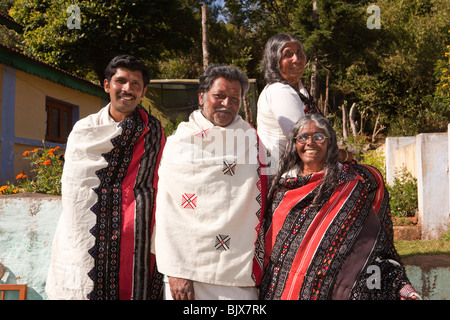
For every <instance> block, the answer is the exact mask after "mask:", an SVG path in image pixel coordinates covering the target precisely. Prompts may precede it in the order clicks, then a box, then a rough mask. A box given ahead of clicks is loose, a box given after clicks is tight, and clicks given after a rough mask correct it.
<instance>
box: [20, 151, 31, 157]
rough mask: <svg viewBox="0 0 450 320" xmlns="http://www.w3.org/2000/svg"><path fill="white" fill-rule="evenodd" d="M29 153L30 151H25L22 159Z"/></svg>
mask: <svg viewBox="0 0 450 320" xmlns="http://www.w3.org/2000/svg"><path fill="white" fill-rule="evenodd" d="M30 153H31V151H25V152H24V153H22V155H23V156H24V157H26V156H27V155H29V154H30Z"/></svg>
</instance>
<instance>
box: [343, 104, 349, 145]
mask: <svg viewBox="0 0 450 320" xmlns="http://www.w3.org/2000/svg"><path fill="white" fill-rule="evenodd" d="M347 128H348V123H347V109H346V108H345V104H343V105H342V137H343V139H344V141H347V139H348V129H347Z"/></svg>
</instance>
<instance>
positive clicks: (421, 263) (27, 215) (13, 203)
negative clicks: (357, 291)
mask: <svg viewBox="0 0 450 320" xmlns="http://www.w3.org/2000/svg"><path fill="white" fill-rule="evenodd" d="M61 209H62V208H61V200H60V197H57V196H47V195H38V194H18V195H9V196H0V262H2V263H3V264H4V266H5V267H6V268H7V270H6V274H5V275H4V277H3V278H2V279H1V280H0V284H5V283H6V284H27V285H28V294H27V299H28V300H45V299H48V297H47V295H46V294H45V282H46V279H47V272H48V267H49V261H50V255H51V243H52V239H53V235H54V232H55V229H56V224H57V223H58V219H59V216H60V213H61ZM448 258H449V257H448V256H441V257H437V256H416V257H408V258H406V259H403V262H404V263H405V268H406V272H407V274H408V277H409V278H410V280H411V282H412V284H413V285H414V287H415V288H416V289H417V290H418V291H419V293H420V294H421V295H422V296H423V298H424V299H427V300H428V299H429V300H448V299H450V292H449V290H450V264H449V262H448ZM7 298H8V297H7ZM11 299H14V298H11Z"/></svg>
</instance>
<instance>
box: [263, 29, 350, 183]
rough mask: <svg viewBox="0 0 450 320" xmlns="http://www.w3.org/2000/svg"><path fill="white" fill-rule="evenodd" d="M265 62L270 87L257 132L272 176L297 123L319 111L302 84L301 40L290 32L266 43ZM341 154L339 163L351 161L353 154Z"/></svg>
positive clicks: (265, 74) (302, 58)
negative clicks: (305, 116) (266, 155)
mask: <svg viewBox="0 0 450 320" xmlns="http://www.w3.org/2000/svg"><path fill="white" fill-rule="evenodd" d="M263 62H264V77H265V80H266V82H267V85H266V87H265V88H264V90H263V91H262V92H261V94H260V96H259V99H258V115H257V131H258V135H259V137H260V138H261V140H262V142H263V144H264V146H265V147H266V149H267V151H268V154H269V161H268V162H269V163H270V171H269V174H270V175H272V174H275V173H276V172H277V169H278V160H279V159H280V158H281V156H282V155H283V153H284V150H285V145H286V141H287V137H288V136H289V132H290V131H291V129H292V127H293V126H294V124H295V123H296V122H297V121H298V120H299V119H300V118H302V117H303V116H304V115H305V114H306V113H314V112H320V111H319V110H318V108H317V106H316V104H315V103H314V101H313V100H312V99H311V97H310V95H309V94H308V91H307V90H306V88H305V87H304V86H303V84H302V82H301V77H302V76H303V71H304V70H305V65H306V56H305V52H304V50H303V46H302V44H301V42H300V40H298V39H297V38H296V37H295V36H293V35H291V34H289V33H279V34H277V35H275V36H273V37H272V38H270V39H269V40H268V41H267V43H266V47H265V49H264V60H263ZM342 151H343V152H344V154H343V155H341V153H340V154H339V155H340V156H341V157H339V160H340V161H348V160H351V153H348V152H346V151H345V150H342Z"/></svg>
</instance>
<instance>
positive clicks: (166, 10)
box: [9, 0, 198, 82]
mask: <svg viewBox="0 0 450 320" xmlns="http://www.w3.org/2000/svg"><path fill="white" fill-rule="evenodd" d="M71 5H73V1H71V0H63V1H51V0H17V1H16V2H15V3H14V6H13V7H12V8H11V10H10V11H9V12H10V15H11V16H12V17H14V18H15V19H16V20H17V21H18V22H20V23H22V24H24V25H25V26H26V28H25V31H24V38H25V41H26V49H25V50H26V53H27V54H29V55H32V56H35V57H37V58H39V59H42V60H44V61H46V62H48V63H50V64H53V65H55V66H58V67H61V68H63V69H65V70H68V71H71V72H74V73H76V74H79V75H81V76H84V77H89V74H90V77H91V78H96V79H97V80H98V81H100V82H103V78H104V74H103V72H104V68H105V66H106V65H107V63H108V62H109V61H110V60H111V59H112V58H113V57H114V56H116V55H118V54H123V53H128V54H134V55H136V56H138V57H140V58H141V59H144V60H146V61H148V63H149V65H150V66H151V67H152V68H153V69H156V67H155V65H156V64H157V60H158V59H159V58H160V55H161V53H162V52H163V51H164V50H175V51H178V52H182V51H187V50H189V49H190V48H191V47H192V46H193V43H192V39H191V38H190V37H186V36H184V35H186V34H192V33H195V32H196V31H197V28H198V22H197V21H196V20H195V19H194V16H193V13H192V11H191V10H190V8H188V7H185V6H182V5H181V2H180V1H179V0H160V1H157V2H155V1H148V0H138V1H132V0H120V1H119V0H111V1H108V2H105V1H96V0H87V1H83V2H80V3H78V4H77V6H78V7H76V8H78V9H79V13H80V21H79V25H80V28H79V29H78V28H70V27H69V25H68V20H69V19H72V18H73V17H71V14H73V13H71V12H70V11H69V12H67V9H68V8H69V6H71ZM180 21H183V23H180Z"/></svg>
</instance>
